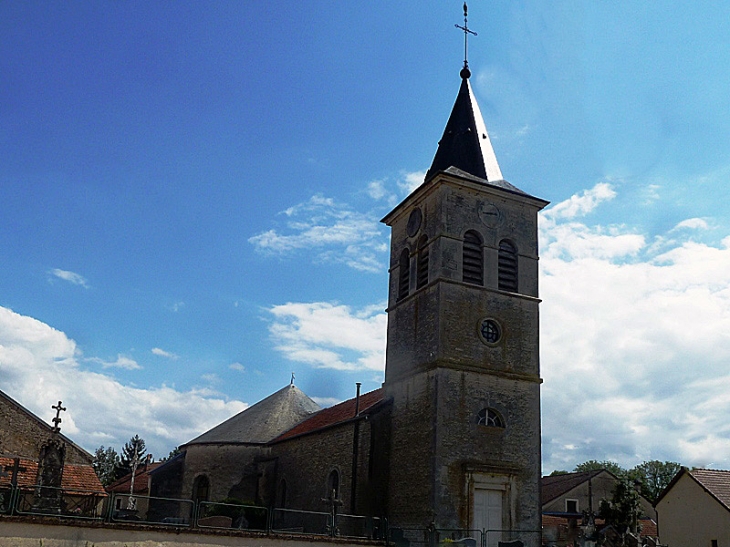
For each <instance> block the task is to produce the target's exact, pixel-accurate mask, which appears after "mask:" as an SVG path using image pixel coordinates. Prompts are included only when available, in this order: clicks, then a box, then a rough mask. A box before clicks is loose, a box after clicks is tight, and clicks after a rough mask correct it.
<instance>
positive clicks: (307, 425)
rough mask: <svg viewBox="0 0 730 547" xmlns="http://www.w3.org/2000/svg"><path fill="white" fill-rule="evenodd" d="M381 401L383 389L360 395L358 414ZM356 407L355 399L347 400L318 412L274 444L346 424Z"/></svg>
mask: <svg viewBox="0 0 730 547" xmlns="http://www.w3.org/2000/svg"><path fill="white" fill-rule="evenodd" d="M382 400H383V388H379V389H376V390H374V391H370V392H369V393H365V394H363V395H360V406H359V413H360V414H364V413H366V412H367V411H368V409H371V408H372V407H373V406H375V405H376V404H378V403H379V402H380V401H382ZM356 407H357V398H353V399H348V400H347V401H343V402H341V403H340V404H337V405H335V406H331V407H329V408H325V409H324V410H320V411H319V412H317V413H316V414H315V415H314V416H312V417H311V418H308V419H306V420H304V421H303V422H301V423H299V424H298V425H296V426H294V427H293V428H291V429H290V430H289V431H287V432H286V433H283V434H282V435H279V437H277V438H276V439H274V442H279V441H283V440H286V439H291V438H292V437H297V436H299V435H304V434H305V433H311V432H313V431H317V430H320V429H324V428H326V427H330V426H333V425H336V424H339V423H343V422H346V421H348V420H351V419H352V418H354V417H355V408H356Z"/></svg>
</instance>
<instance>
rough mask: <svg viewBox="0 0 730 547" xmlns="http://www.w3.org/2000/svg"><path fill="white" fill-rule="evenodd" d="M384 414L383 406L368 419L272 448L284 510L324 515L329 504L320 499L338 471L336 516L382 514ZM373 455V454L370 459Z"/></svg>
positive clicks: (386, 428) (386, 424) (363, 417)
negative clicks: (283, 489) (283, 484)
mask: <svg viewBox="0 0 730 547" xmlns="http://www.w3.org/2000/svg"><path fill="white" fill-rule="evenodd" d="M388 412H389V407H388V405H385V406H384V407H383V408H382V409H380V411H379V412H376V413H373V414H372V415H367V416H366V415H361V416H360V417H359V418H358V419H353V420H351V421H348V422H345V423H341V424H339V425H337V426H334V427H330V428H327V429H324V430H321V431H318V432H314V433H310V434H307V435H302V436H300V437H295V438H292V439H288V440H286V441H284V442H281V443H277V444H275V445H273V447H272V455H273V456H276V457H277V459H278V470H277V484H279V485H280V483H281V481H282V480H283V481H286V492H287V494H286V508H289V509H304V510H309V511H324V512H327V511H328V510H329V505H328V503H327V502H325V501H322V500H323V499H327V498H329V496H330V492H329V486H330V485H329V483H328V481H329V478H330V475H331V473H332V472H333V471H336V472H337V474H338V476H339V493H338V497H339V499H340V500H341V501H342V505H341V506H340V507H339V509H338V512H340V513H347V514H359V515H371V516H385V507H384V503H385V501H386V496H385V495H384V493H385V488H386V479H385V478H384V477H387V470H388V466H387V451H388V448H389V439H388V431H389V420H388V419H387V417H386V415H387V413H388ZM373 424H374V426H373ZM356 428H357V430H358V431H359V432H358V433H357V434H356V432H355V431H356ZM355 441H357V456H356V459H355V458H354V450H353V447H354V446H355ZM373 451H376V452H377V456H375V457H373ZM354 459H355V462H356V471H355V477H356V480H355V481H353V460H354ZM353 485H354V486H355V499H354V500H353ZM353 501H354V504H353Z"/></svg>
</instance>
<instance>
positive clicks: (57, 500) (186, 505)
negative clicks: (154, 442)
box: [0, 486, 541, 547]
mask: <svg viewBox="0 0 730 547" xmlns="http://www.w3.org/2000/svg"><path fill="white" fill-rule="evenodd" d="M3 515H33V516H52V517H64V518H69V519H85V520H97V521H104V522H124V523H125V524H155V525H165V526H175V527H186V528H214V529H227V530H231V529H236V530H248V531H251V532H258V533H263V534H270V533H284V534H301V535H307V536H332V537H342V538H352V539H370V540H374V541H384V542H385V543H386V544H387V545H392V546H393V547H533V546H534V547H538V546H540V544H541V531H539V530H538V531H524V530H457V529H453V530H450V529H433V528H428V529H425V528H389V527H388V523H387V521H386V520H385V519H380V518H375V517H367V516H363V515H348V514H344V513H343V514H334V515H333V514H332V513H325V512H321V511H299V510H295V509H280V508H275V509H269V508H266V507H260V506H255V505H239V504H231V503H214V502H207V501H201V502H197V503H195V502H194V501H193V500H190V499H174V498H162V497H151V496H132V495H130V494H118V493H112V494H105V493H101V492H94V491H89V490H78V489H68V488H65V489H61V488H52V487H48V486H44V487H41V486H29V487H15V488H13V487H10V488H3V489H0V517H1V516H3Z"/></svg>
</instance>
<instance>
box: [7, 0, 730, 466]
mask: <svg viewBox="0 0 730 547" xmlns="http://www.w3.org/2000/svg"><path fill="white" fill-rule="evenodd" d="M469 10H470V22H469V24H470V27H472V28H473V29H474V30H476V31H477V33H478V36H477V37H474V38H473V39H472V40H470V43H469V60H470V67H471V69H472V73H473V76H472V84H473V87H474V90H475V93H476V96H477V99H478V101H479V103H480V107H481V110H482V113H483V115H484V117H485V121H486V124H487V127H488V128H489V131H490V136H491V139H492V143H493V146H494V148H495V152H496V155H497V159H498V161H499V163H500V166H501V169H502V173H503V174H504V176H505V178H506V179H507V180H508V181H510V182H511V183H513V184H515V185H516V186H518V187H519V188H521V189H523V190H525V191H527V192H529V193H531V194H533V195H536V196H539V197H541V198H544V199H548V200H550V201H551V202H552V205H551V206H550V207H549V208H548V209H546V211H545V212H544V214H543V216H542V218H541V254H542V260H541V269H542V279H541V296H542V298H543V300H544V302H543V304H542V317H541V329H542V330H541V346H542V349H541V355H542V375H543V377H544V378H545V383H544V385H543V441H544V442H543V457H544V469H545V471H546V472H549V471H551V470H552V469H556V468H560V469H572V467H573V466H574V465H575V464H577V463H579V462H581V461H585V460H587V459H591V458H595V459H613V460H615V461H618V462H619V463H621V464H622V465H626V466H631V465H634V464H636V463H638V462H640V461H642V460H647V459H661V460H664V459H671V460H675V461H679V462H681V463H683V464H685V465H698V466H711V467H725V468H728V467H730V424H728V423H727V420H726V416H727V415H728V411H729V410H730V397H728V396H727V393H730V390H729V389H728V388H729V387H730V376H729V375H728V372H727V363H728V359H730V334H728V333H730V291H729V289H728V286H729V285H730V250H728V246H729V245H730V239H729V238H730V222H728V205H727V203H728V197H729V196H728V193H729V192H728V189H727V188H728V185H727V182H728V178H729V177H730V154H729V153H728V152H729V151H730V144H729V143H730V78H728V70H727V67H728V66H730V43H729V42H730V38H729V37H730V28H728V27H729V26H730V23H728V21H730V5H729V4H727V3H714V2H713V3H711V2H695V3H692V4H691V5H689V4H686V3H682V2H665V3H663V4H662V5H661V9H660V8H659V7H657V6H654V5H652V4H649V3H638V2H621V1H619V2H560V1H558V2H550V3H545V2H538V1H509V2H508V1H495V2H484V1H477V0H475V1H473V2H471V3H470V6H469ZM462 22H463V21H462V13H461V2H460V1H453V2H444V1H439V2H435V1H434V2H416V1H410V0H408V1H402V2H380V1H373V2H367V3H364V2H363V3H354V2H351V3H344V4H343V3H333V2H323V1H314V0H313V1H309V2H277V1H269V2H217V3H215V4H209V3H203V2H177V3H168V2H124V3H121V2H95V3H90V2H66V3H62V4H52V3H51V4H49V3H40V2H37V3H36V2H15V3H12V2H4V3H1V4H0V389H2V390H3V391H5V392H7V393H8V394H9V395H11V396H13V397H15V398H17V399H18V400H19V401H20V402H21V403H23V404H24V405H26V406H27V407H28V408H30V409H31V410H33V411H34V412H36V413H37V414H39V415H40V416H42V417H44V418H46V419H50V418H51V417H52V415H53V411H52V410H51V409H50V406H51V405H52V404H54V403H55V402H56V401H58V399H63V401H64V404H65V406H67V408H68V412H67V413H66V416H65V417H64V423H63V427H64V432H66V433H67V434H68V435H70V436H71V437H72V438H73V439H74V440H76V441H77V442H79V443H80V444H81V445H82V446H84V447H86V448H87V449H89V450H93V449H94V448H96V447H97V446H99V445H101V444H104V445H112V446H115V447H117V448H118V447H119V446H120V445H121V444H123V442H124V441H126V440H127V439H128V438H129V437H131V436H132V435H134V434H137V433H138V434H140V435H141V436H142V437H144V438H145V439H146V440H147V442H148V445H149V446H150V449H151V451H152V452H153V453H154V454H155V455H156V456H164V455H166V454H167V452H168V451H169V450H170V449H171V448H173V447H174V446H175V445H177V444H180V443H182V442H185V441H187V440H189V439H191V438H192V437H194V436H196V435H197V434H199V433H200V432H202V431H203V430H205V429H207V428H208V427H210V426H212V425H214V424H216V423H218V422H219V421H221V420H222V419H224V418H226V417H228V416H229V415H231V414H232V413H234V412H237V411H239V410H241V409H242V408H244V407H245V405H246V404H252V403H254V402H256V401H258V400H260V399H261V398H263V397H265V396H266V395H268V394H269V393H271V392H273V391H275V390H277V389H279V388H280V387H282V386H284V385H286V384H287V383H288V382H289V379H290V375H291V372H292V371H295V372H296V383H297V385H299V386H300V387H301V388H302V389H304V390H305V391H306V392H307V393H308V394H309V395H311V396H313V397H315V398H316V399H317V400H318V401H320V402H321V403H323V404H329V403H332V402H334V401H339V400H342V399H345V398H348V397H351V396H353V395H354V390H355V385H354V384H355V382H358V381H360V382H363V384H364V388H365V389H373V388H375V387H378V386H379V385H380V383H381V382H382V378H383V374H382V370H383V349H384V343H385V339H384V329H385V316H384V314H383V309H384V307H385V301H386V298H387V293H386V291H387V261H388V253H387V247H388V233H387V230H386V228H385V227H384V226H382V225H380V224H379V222H378V221H379V219H380V218H382V216H383V215H384V214H385V213H387V212H388V211H389V210H390V208H391V207H392V206H393V205H394V204H395V203H397V202H398V201H399V200H401V199H402V198H403V197H405V195H407V193H408V192H409V191H410V189H412V188H413V187H414V186H415V185H417V184H418V183H419V182H420V181H421V180H422V178H423V173H424V172H425V170H426V169H427V168H428V167H429V165H430V162H431V160H432V158H433V155H434V153H435V150H436V144H437V142H438V139H439V138H440V136H441V132H442V130H443V128H444V125H445V123H446V120H447V118H448V114H449V112H450V109H451V106H452V104H453V100H454V98H455V96H456V92H457V90H458V85H459V77H458V72H459V69H460V68H461V62H462V56H463V41H462V35H461V34H460V33H459V31H458V30H457V29H455V28H454V24H455V23H459V24H461V23H462Z"/></svg>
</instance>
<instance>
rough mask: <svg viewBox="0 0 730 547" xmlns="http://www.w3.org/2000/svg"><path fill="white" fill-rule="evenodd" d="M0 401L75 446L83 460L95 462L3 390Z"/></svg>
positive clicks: (0, 392)
mask: <svg viewBox="0 0 730 547" xmlns="http://www.w3.org/2000/svg"><path fill="white" fill-rule="evenodd" d="M0 400H2V401H4V402H5V404H7V405H10V406H13V407H15V408H16V409H17V410H18V411H19V412H20V413H21V414H25V415H26V416H27V417H28V418H29V419H30V420H31V421H33V422H35V423H36V424H37V426H38V427H39V428H40V429H42V430H44V431H46V432H47V433H48V434H55V435H57V436H58V437H60V438H61V439H62V440H63V442H65V443H66V444H69V445H71V446H73V447H74V448H75V449H76V450H77V451H78V453H79V455H80V456H82V457H83V458H86V459H87V460H88V462H89V463H91V462H92V461H93V459H94V457H93V456H92V455H91V454H89V453H88V452H87V451H86V450H84V449H83V448H81V447H80V446H79V445H77V444H76V443H75V442H73V441H72V440H71V439H69V438H68V437H66V436H65V435H64V434H63V433H60V432H56V433H54V429H53V426H51V425H50V424H48V423H46V422H45V421H44V420H42V419H41V418H39V417H38V416H36V415H35V414H33V413H32V412H31V411H30V410H28V409H27V408H25V407H24V406H23V405H21V404H20V403H19V402H18V401H16V400H15V399H13V398H12V397H10V396H9V395H8V394H7V393H5V392H3V391H2V390H0ZM15 455H17V456H21V457H22V456H27V454H15Z"/></svg>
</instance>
